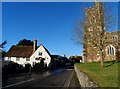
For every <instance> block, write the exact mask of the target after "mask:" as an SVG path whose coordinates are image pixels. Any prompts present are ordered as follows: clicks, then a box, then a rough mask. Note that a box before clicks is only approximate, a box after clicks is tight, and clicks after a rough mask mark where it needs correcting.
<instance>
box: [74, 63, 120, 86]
mask: <svg viewBox="0 0 120 89" xmlns="http://www.w3.org/2000/svg"><path fill="white" fill-rule="evenodd" d="M118 64H120V62H114V63H113V62H105V63H104V67H103V68H101V67H100V63H84V64H80V63H77V64H75V66H77V67H78V68H79V70H80V71H82V72H84V73H85V74H86V75H87V76H88V77H89V78H90V79H92V80H94V81H95V82H96V83H97V84H98V85H99V86H100V87H118Z"/></svg>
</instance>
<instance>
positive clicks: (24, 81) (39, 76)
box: [2, 67, 80, 89]
mask: <svg viewBox="0 0 120 89" xmlns="http://www.w3.org/2000/svg"><path fill="white" fill-rule="evenodd" d="M27 87H28V88H48V89H50V88H51V89H53V88H57V89H63V88H68V89H71V88H73V89H80V85H79V81H78V79H77V76H76V73H75V71H74V69H73V67H69V68H63V69H56V70H54V71H46V72H42V73H41V72H40V73H32V74H31V75H24V76H15V77H9V78H8V79H7V80H6V81H3V83H2V89H7V88H9V89H10V88H15V89H16V88H20V89H21V88H27Z"/></svg>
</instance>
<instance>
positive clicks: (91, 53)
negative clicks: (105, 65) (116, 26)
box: [83, 2, 118, 62]
mask: <svg viewBox="0 0 120 89" xmlns="http://www.w3.org/2000/svg"><path fill="white" fill-rule="evenodd" d="M101 32H103V33H104V9H103V3H102V2H96V3H95V5H94V7H93V8H86V22H85V26H84V41H83V61H84V62H86V61H88V62H93V61H94V62H97V61H100V50H99V48H98V47H97V46H94V45H93V44H92V43H91V42H92V41H93V40H98V39H96V38H97V35H96V34H99V33H101ZM117 34H118V32H105V37H106V45H104V46H105V47H104V58H105V60H114V59H116V58H117V57H118V54H117V51H118V50H117V49H118V44H117V43H118V42H117V41H118V35H117ZM98 42H99V41H98Z"/></svg>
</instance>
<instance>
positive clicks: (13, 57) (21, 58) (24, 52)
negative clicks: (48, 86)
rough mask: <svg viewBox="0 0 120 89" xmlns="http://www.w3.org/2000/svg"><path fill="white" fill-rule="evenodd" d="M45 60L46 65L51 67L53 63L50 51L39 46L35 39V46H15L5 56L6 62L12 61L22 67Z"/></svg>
mask: <svg viewBox="0 0 120 89" xmlns="http://www.w3.org/2000/svg"><path fill="white" fill-rule="evenodd" d="M41 59H44V63H45V64H46V65H47V67H48V66H49V63H50V62H51V54H50V53H49V51H48V50H47V49H46V48H45V47H44V46H43V45H42V44H41V45H40V46H37V40H36V38H35V39H34V45H33V46H16V45H13V46H12V47H11V48H10V49H9V51H8V52H7V54H6V56H5V60H10V61H13V62H16V63H18V64H21V65H23V66H24V65H25V64H28V63H29V64H31V65H32V66H33V65H34V64H35V63H38V62H40V61H41Z"/></svg>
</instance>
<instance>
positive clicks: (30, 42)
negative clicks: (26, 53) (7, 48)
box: [17, 39, 33, 46]
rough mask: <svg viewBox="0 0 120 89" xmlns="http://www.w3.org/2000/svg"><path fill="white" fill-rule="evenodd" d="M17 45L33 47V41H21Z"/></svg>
mask: <svg viewBox="0 0 120 89" xmlns="http://www.w3.org/2000/svg"><path fill="white" fill-rule="evenodd" d="M18 45H26V46H33V41H31V40H27V39H22V40H20V41H19V42H18V44H17V46H18Z"/></svg>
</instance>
